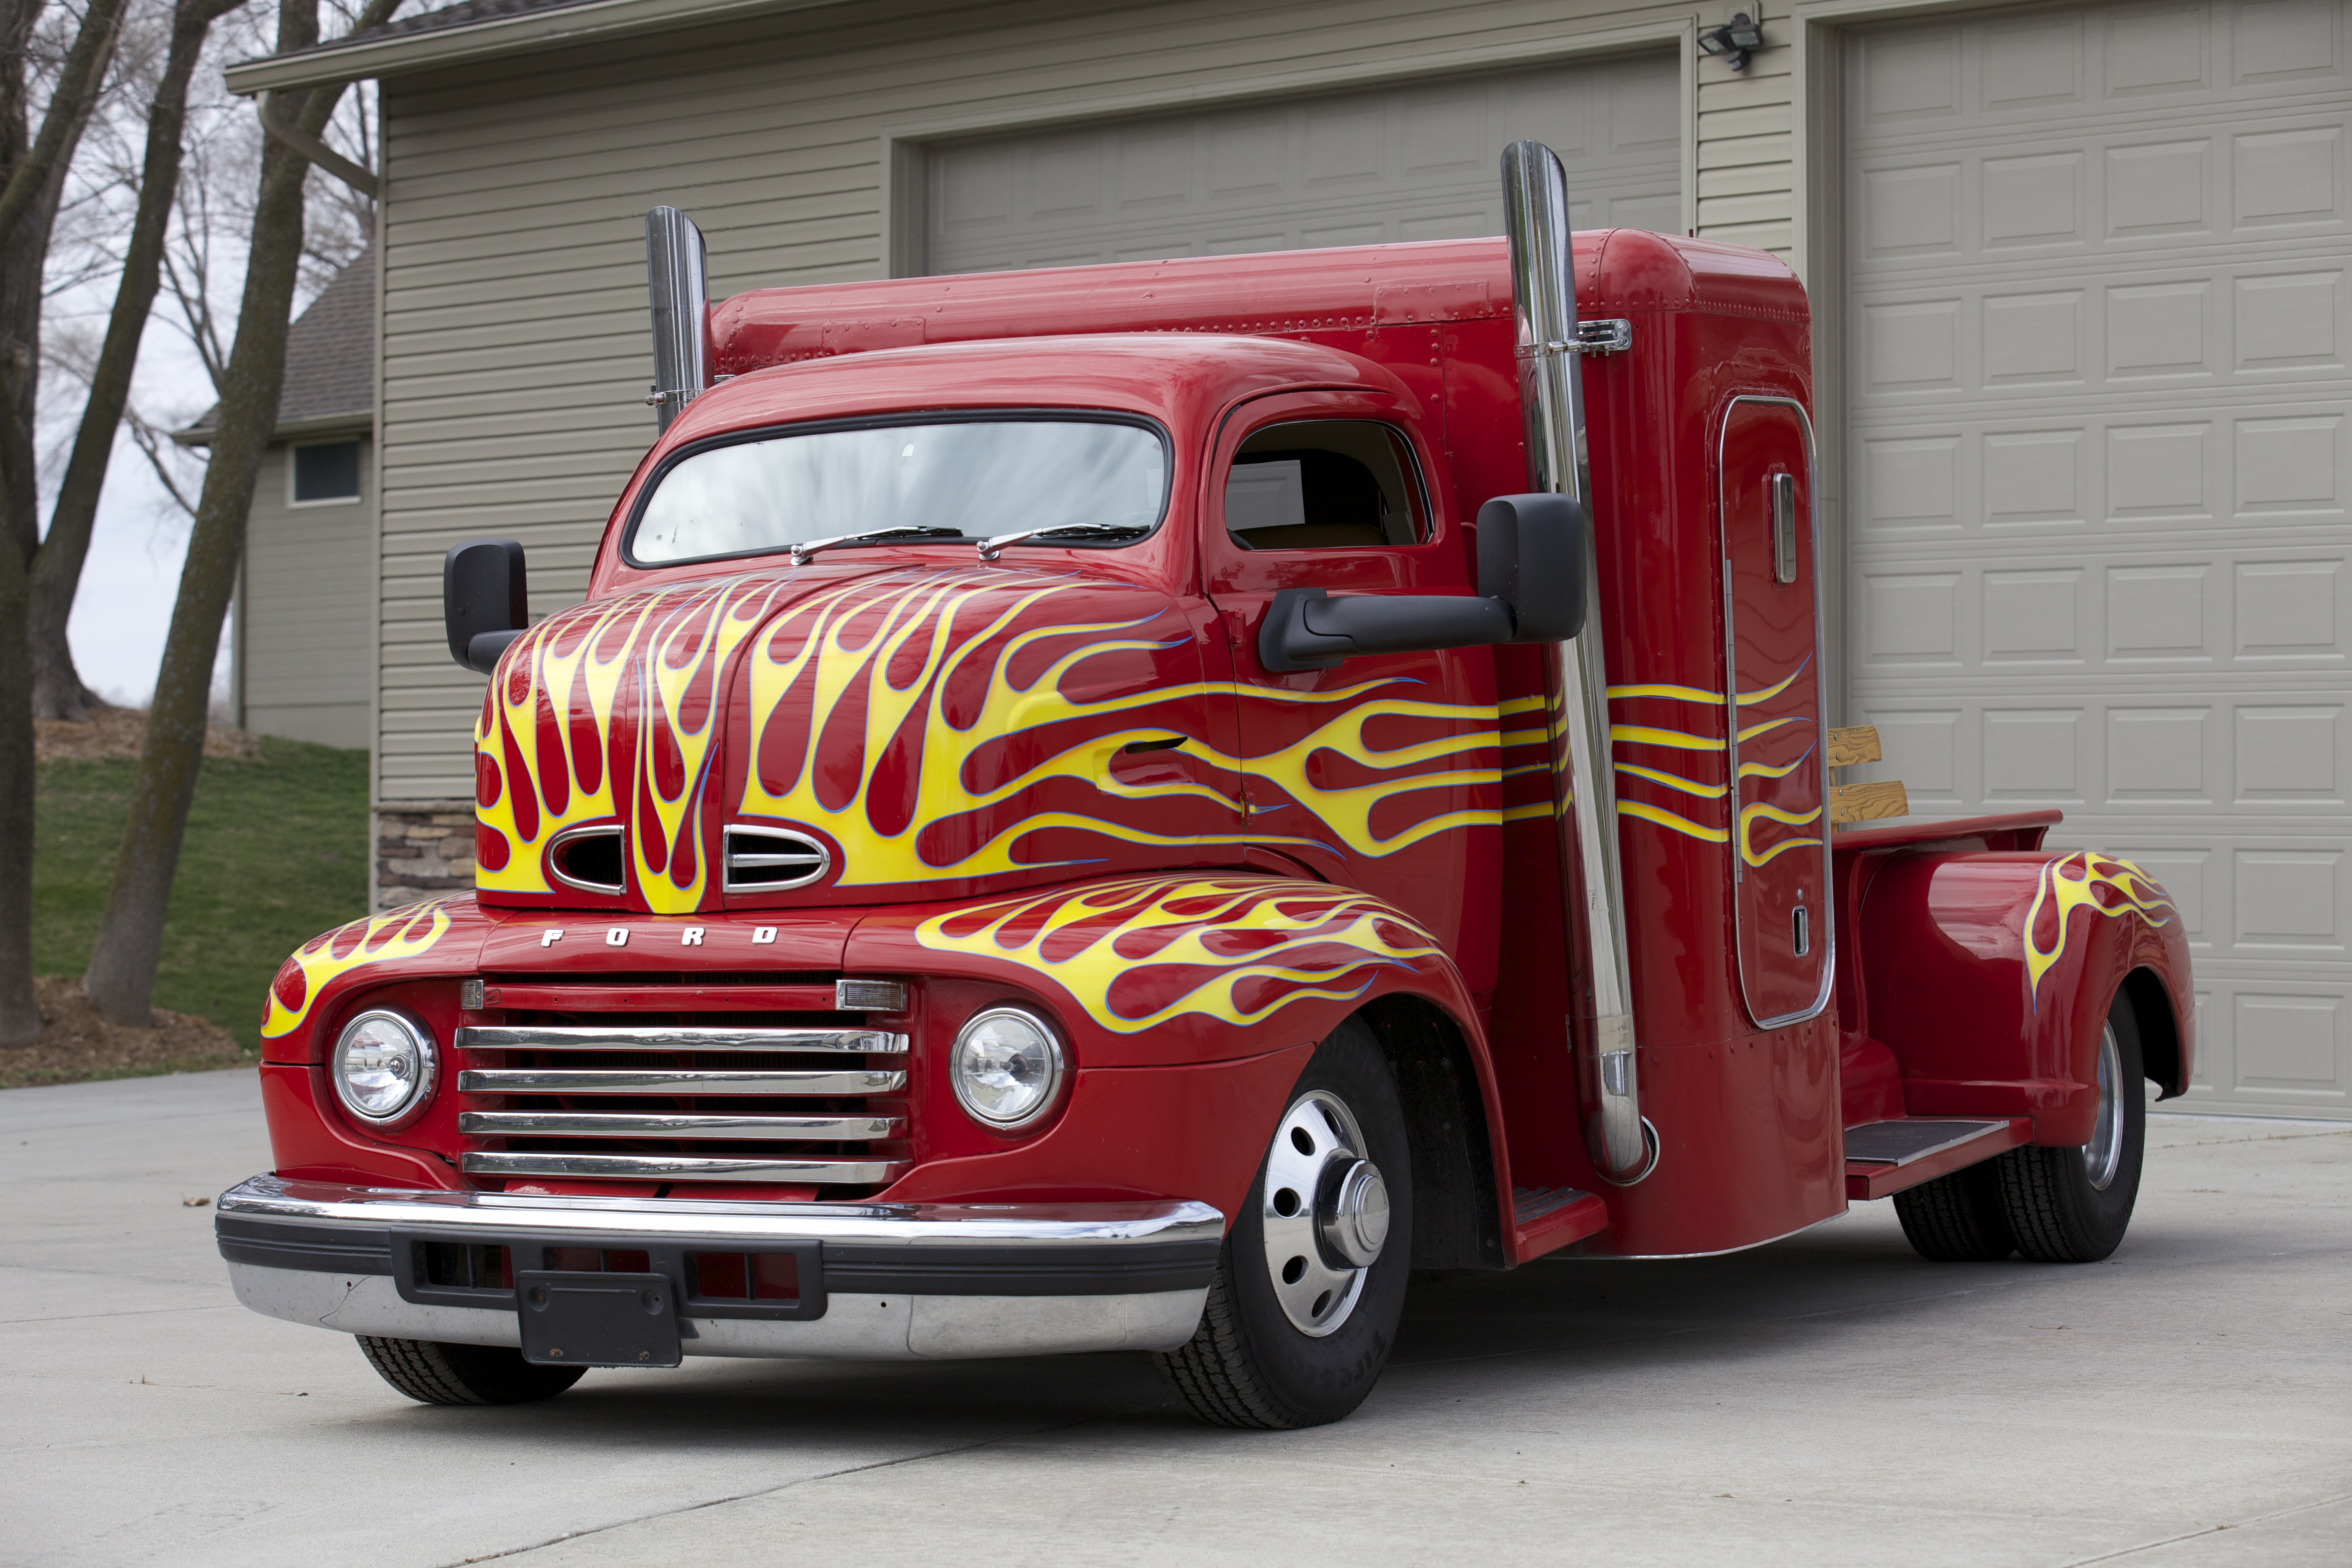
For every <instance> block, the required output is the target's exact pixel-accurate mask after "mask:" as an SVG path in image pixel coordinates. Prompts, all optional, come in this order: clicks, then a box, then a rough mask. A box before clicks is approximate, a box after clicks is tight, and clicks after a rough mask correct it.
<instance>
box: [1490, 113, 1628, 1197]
mask: <svg viewBox="0 0 2352 1568" xmlns="http://www.w3.org/2000/svg"><path fill="white" fill-rule="evenodd" d="M1503 210H1504V213H1505V217H1506V222H1507V226H1508V228H1509V233H1510V241H1511V298H1512V310H1513V315H1514V317H1515V319H1516V321H1517V327H1518V361H1519V401H1520V405H1521V406H1522V407H1523V408H1524V409H1525V411H1526V417H1527V438H1528V488H1529V489H1534V490H1542V491H1550V492H1556V493H1558V494H1560V495H1565V496H1569V497H1571V498H1573V499H1574V500H1577V501H1578V502H1579V503H1580V504H1582V505H1583V506H1584V508H1585V510H1586V514H1587V516H1588V517H1591V490H1592V475H1591V465H1590V460H1589V458H1588V457H1587V454H1586V450H1585V439H1584V384H1583V376H1582V373H1581V367H1580V364H1579V362H1578V357H1577V356H1578V354H1579V353H1580V348H1581V344H1580V342H1579V338H1578V333H1577V321H1576V274H1575V269H1574V268H1573V267H1572V265H1571V264H1570V238H1569V229H1568V174H1567V171H1565V170H1564V169H1562V168H1561V167H1560V163H1559V156H1558V155H1557V154H1556V153H1553V152H1552V150H1551V149H1550V148H1549V147H1547V146H1545V145H1544V144H1543V143H1542V142H1512V143H1511V145H1510V146H1509V147H1507V148H1506V149H1504V152H1503ZM1599 526H1600V525H1599V520H1597V519H1594V520H1593V521H1592V526H1591V527H1590V528H1588V529H1587V531H1586V539H1587V542H1588V543H1587V548H1588V550H1591V549H1594V548H1595V547H1594V545H1593V544H1592V541H1594V540H1596V539H1597V537H1598V534H1599ZM1598 565H1599V563H1598V560H1597V558H1594V557H1588V559H1587V560H1586V562H1585V582H1586V583H1587V584H1590V585H1591V588H1590V590H1589V592H1588V597H1587V603H1586V607H1585V615H1584V629H1583V630H1582V631H1580V632H1579V633H1578V634H1577V636H1576V637H1574V638H1572V639H1571V640H1570V641H1567V642H1560V643H1551V644H1549V645H1547V646H1546V647H1545V650H1544V652H1545V655H1546V657H1545V659H1544V698H1545V706H1546V708H1547V709H1548V710H1549V715H1550V719H1551V733H1552V752H1553V755H1552V795H1553V806H1554V812H1553V816H1554V820H1555V821H1556V822H1557V823H1558V825H1559V834H1560V839H1559V858H1560V887H1561V890H1562V892H1563V894H1566V895H1568V896H1569V898H1570V908H1569V909H1568V910H1566V911H1565V914H1566V916H1567V924H1568V931H1569V932H1570V943H1571V945H1572V946H1576V947H1579V948H1580V953H1579V956H1580V959H1581V960H1582V962H1581V963H1580V966H1579V967H1580V971H1581V973H1580V976H1571V982H1572V983H1573V981H1574V980H1575V979H1577V978H1580V979H1581V980H1582V981H1583V983H1584V985H1585V987H1586V989H1584V990H1583V991H1582V992H1581V993H1580V994H1579V996H1578V1000H1577V1015H1576V1016H1571V1017H1570V1019H1569V1020H1568V1028H1569V1040H1570V1048H1571V1049H1574V1050H1575V1051H1576V1052H1577V1075H1576V1076H1577V1087H1578V1098H1579V1099H1580V1100H1581V1101H1582V1110H1583V1111H1584V1134H1585V1145H1586V1147H1587V1148H1588V1149H1589V1150H1590V1151H1591V1155H1592V1162H1593V1163H1594V1165H1595V1166H1597V1167H1598V1168H1599V1170H1600V1172H1601V1175H1602V1176H1603V1177H1604V1178H1606V1179H1607V1180H1609V1181H1611V1182H1613V1183H1615V1184H1618V1185H1620V1186H1631V1185H1632V1184H1634V1183H1635V1182H1638V1181H1640V1180H1642V1179H1643V1177H1644V1176H1647V1175H1648V1174H1649V1173H1650V1172H1651V1171H1652V1170H1653V1169H1654V1168H1655V1167H1656V1165H1657V1162H1658V1141H1657V1131H1656V1130H1655V1129H1654V1128H1653V1127H1651V1126H1650V1124H1649V1123H1648V1122H1647V1121H1645V1120H1644V1119H1643V1115H1642V1098H1641V1082H1640V1078H1639V1075H1638V1073H1637V1072H1636V1070H1635V1059H1634V1055H1633V1044H1634V1040H1633V971H1632V967H1631V961H1630V958H1629V955H1628V952H1627V948H1626V931H1625V893H1624V881H1623V876H1622V870H1621V868H1620V867H1619V865H1618V856H1617V786H1616V778H1615V774H1614V773H1613V771H1612V760H1611V749H1610V740H1609V733H1610V731H1609V677H1608V671H1607V668H1606V667H1605V664H1604V662H1603V658H1602V655H1601V629H1602V628H1601V607H1600V595H1599V584H1600V581H1601V577H1600V573H1599V571H1598ZM1579 872H1581V877H1580V876H1579ZM1579 882H1581V884H1582V887H1583V889H1584V900H1583V907H1582V908H1581V909H1579V908H1577V907H1575V906H1574V895H1573V892H1572V889H1575V888H1576V887H1577V886H1578V884H1579Z"/></svg>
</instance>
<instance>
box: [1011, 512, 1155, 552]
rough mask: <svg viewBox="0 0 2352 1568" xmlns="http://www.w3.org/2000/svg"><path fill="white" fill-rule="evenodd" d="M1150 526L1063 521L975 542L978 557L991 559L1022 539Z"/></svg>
mask: <svg viewBox="0 0 2352 1568" xmlns="http://www.w3.org/2000/svg"><path fill="white" fill-rule="evenodd" d="M1151 526H1152V525H1151V524H1150V523H1148V522H1065V523H1058V524H1056V525H1055V526H1054V527H1052V528H1024V529H1022V530H1021V531H1019V532H1017V533H1000V534H997V535H995V536H994V537H993V538H990V539H982V540H980V541H978V543H979V545H980V558H981V559H982V561H993V560H995V559H996V554H997V552H998V551H1000V550H1003V548H1004V547H1005V546H1006V545H1008V544H1019V543H1021V542H1024V540H1031V539H1050V538H1052V537H1053V536H1054V535H1055V534H1057V533H1150V531H1151Z"/></svg>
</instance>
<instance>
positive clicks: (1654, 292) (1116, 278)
mask: <svg viewBox="0 0 2352 1568" xmlns="http://www.w3.org/2000/svg"><path fill="white" fill-rule="evenodd" d="M1574 254H1575V261H1576V298H1577V309H1578V310H1579V312H1580V314H1583V315H1588V316H1626V315H1634V314H1640V313H1644V312H1650V311H1660V310H1698V311H1706V312H1710V313H1717V314H1731V315H1744V316H1756V317H1763V318H1767V319H1771V320H1779V321H1805V320H1808V319H1809V312H1808V310H1807V308H1806V304H1805V292H1804V289H1803V286H1802V285H1801V284H1800V283H1799V282H1798V280H1797V275H1796V274H1795V273H1794V272H1793V271H1791V270H1790V268H1789V266H1788V264H1787V263H1785V262H1783V261H1781V260H1780V258H1777V257H1775V256H1772V255H1770V254H1769V253H1768V252H1765V251H1760V250H1750V249H1748V247H1744V246H1736V245H1723V244H1719V243H1717V242H1715V241H1712V240H1703V239H1677V238H1675V237H1671V236H1665V235H1656V234H1651V233H1649V232H1647V231H1646V230H1642V229H1622V228H1621V229H1598V230H1589V231H1586V232H1584V233H1580V234H1579V235H1577V236H1576V237H1575V252H1574ZM1510 310H1511V268H1510V250H1509V247H1508V245H1507V243H1506V242H1505V241H1504V240H1502V239H1500V238H1493V239H1449V240H1433V241H1428V242H1424V243H1419V244H1411V245H1359V246H1344V247H1334V248H1331V249H1325V250H1286V251H1274V252H1269V253H1266V254H1264V255H1253V256H1211V257H1184V258H1176V259H1173V260H1167V261H1130V262H1118V263H1115V264H1112V265H1108V266H1099V267H1057V268H1046V269H1040V270H1033V271H1022V272H978V273H964V274H959V275H952V276H945V277H933V278H898V279H886V280H882V281H877V282H868V283H838V284H814V285H809V286H805V287H801V288H793V289H752V290H751V291H750V292H748V293H743V294H738V295H736V296H734V297H733V298H732V299H730V300H724V301H722V302H721V303H720V304H719V306H717V307H716V308H715V309H714V310H712V311H711V314H710V332H711V349H712V358H711V364H712V368H713V369H714V370H715V371H717V372H718V373H719V374H734V375H740V374H744V373H746V372H749V371H753V370H758V369H761V368H763V367H766V366H770V365H780V364H790V363H798V362H802V361H806V360H812V359H823V358H829V357H833V356H835V355H841V354H852V353H863V352H866V351H869V350H877V349H895V348H905V347H908V346H911V345H914V344H918V343H926V342H930V343H937V342H973V341H980V340H988V339H999V338H1015V337H1031V336H1034V335H1035V334H1037V333H1039V332H1041V331H1045V332H1054V333H1089V334H1091V333H1098V332H1214V333H1224V334H1242V335H1250V336H1257V335H1272V334H1283V335H1289V334H1297V333H1305V332H1328V331H1350V330H1353V331H1372V330H1376V329H1378V328H1381V327H1392V326H1408V325H1416V324H1419V325H1429V324H1435V323H1440V322H1446V321H1475V320H1484V319H1491V318H1495V317H1507V316H1508V315H1509V314H1510Z"/></svg>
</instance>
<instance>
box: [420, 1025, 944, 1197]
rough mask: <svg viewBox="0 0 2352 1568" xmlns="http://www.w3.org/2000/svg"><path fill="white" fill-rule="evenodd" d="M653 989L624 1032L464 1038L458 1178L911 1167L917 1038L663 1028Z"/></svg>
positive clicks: (884, 1179)
mask: <svg viewBox="0 0 2352 1568" xmlns="http://www.w3.org/2000/svg"><path fill="white" fill-rule="evenodd" d="M493 984H494V985H495V983H493ZM566 989H567V999H571V998H574V997H578V996H579V995H580V993H582V992H583V991H589V990H593V988H592V987H585V986H582V987H567V988H566ZM645 990H646V988H645V987H643V986H638V987H635V988H634V989H632V991H631V992H630V995H629V1001H628V1003H627V1005H629V1006H631V1007H632V1008H635V1009H637V1010H638V1011H636V1012H635V1016H627V1019H626V1021H625V1022H620V1021H614V1022H605V1021H602V1020H595V1021H590V1020H586V1019H583V1018H582V1017H581V1016H579V1015H578V1014H568V1015H565V1016H562V1018H561V1021H555V1020H551V1021H549V1022H545V1023H541V1022H510V1023H499V1024H476V1025H470V1026H465V1027H462V1028H459V1029H458V1030H457V1031H456V1035H455V1038H454V1040H453V1042H452V1043H453V1044H454V1046H455V1047H456V1048H457V1051H458V1052H459V1053H460V1065H459V1070H458V1072H457V1092H458V1093H459V1094H460V1095H461V1096H463V1097H464V1106H463V1109H462V1110H460V1111H459V1113H458V1117H457V1130H458V1131H459V1133H460V1134H461V1135H462V1136H463V1137H464V1139H465V1152H464V1153H463V1154H462V1156H461V1160H460V1164H461V1168H462V1169H464V1170H465V1171H466V1172H467V1173H468V1174H471V1175H478V1176H507V1177H529V1176H551V1177H572V1178H592V1179H593V1178H605V1179H614V1180H630V1181H656V1182H747V1183H761V1182H764V1183H784V1184H793V1185H818V1186H830V1187H850V1186H858V1187H872V1186H878V1185H882V1184H887V1183H888V1182H890V1181H893V1180H895V1179H896V1178H897V1177H898V1174H899V1173H902V1172H903V1171H904V1170H905V1169H906V1168H907V1164H908V1152H909V1151H908V1147H907V1144H906V1138H907V1118H906V1106H905V1100H904V1099H903V1098H902V1097H903V1096H904V1094H905V1091H906V1088H907V1067H906V1062H907V1049H908V1039H907V1037H906V1036H904V1035H902V1034H898V1033H896V1032H893V1031H891V1030H887V1029H874V1028H865V1027H859V1026H847V1025H843V1024H839V1023H836V1022H832V1021H818V1020H814V1019H813V1020H811V1021H810V1022H808V1023H806V1024H796V1025H793V1026H784V1025H780V1024H770V1023H767V1022H764V1021H763V1022H761V1023H759V1024H749V1023H743V1024H739V1023H735V1022H733V1021H732V1020H728V1021H725V1022H709V1021H706V1020H707V1018H708V1015H707V1014H706V1015H703V1016H701V1017H695V1018H694V1019H693V1021H691V1022H688V1021H685V1019H684V1018H681V1020H680V1021H677V1022H664V1021H657V1020H655V1019H647V1018H645V1017H644V1010H645V1003H646V1001H647V1000H649V999H650V998H648V997H646V995H645V994H644V993H645ZM517 992H518V994H522V993H521V991H520V988H519V987H518V988H517ZM678 994H679V995H680V997H681V999H684V998H686V997H688V996H693V997H695V998H696V999H701V998H704V997H707V996H708V995H709V991H708V989H707V988H705V989H702V990H693V989H691V988H688V987H683V986H682V987H680V988H679V990H678ZM542 1016H544V1015H542ZM689 1016H690V1015H689Z"/></svg>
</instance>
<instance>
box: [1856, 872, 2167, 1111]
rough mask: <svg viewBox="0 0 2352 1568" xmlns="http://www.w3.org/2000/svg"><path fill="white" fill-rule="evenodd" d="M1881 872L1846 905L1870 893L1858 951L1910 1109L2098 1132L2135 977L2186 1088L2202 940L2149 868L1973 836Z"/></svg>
mask: <svg viewBox="0 0 2352 1568" xmlns="http://www.w3.org/2000/svg"><path fill="white" fill-rule="evenodd" d="M1857 870H1859V868H1857ZM1869 872H1870V879H1869V883H1868V886H1867V887H1866V888H1864V889H1858V890H1857V891H1858V894H1859V896H1858V899H1856V900H1854V901H1853V902H1850V903H1849V904H1848V905H1847V907H1848V908H1855V907H1856V906H1857V904H1858V907H1859V919H1858V921H1856V923H1855V927H1854V928H1853V938H1852V939H1851V941H1850V944H1849V950H1850V951H1851V952H1853V953H1854V954H1855V958H1854V962H1856V963H1858V965H1859V967H1860V969H1861V973H1860V975H1859V976H1858V977H1857V978H1858V980H1859V983H1860V989H1861V990H1862V991H1863V992H1864V995H1865V997H1866V1015H1865V1016H1866V1017H1867V1021H1868V1029H1869V1032H1870V1034H1871V1035H1872V1036H1873V1037H1876V1038H1877V1039H1879V1040H1881V1041H1883V1042H1885V1044H1886V1045H1887V1046H1888V1047H1891V1048H1892V1049H1893V1051H1894V1053H1895V1059H1896V1060H1897V1062H1899V1063H1900V1064H1901V1067H1902V1071H1903V1098H1904V1105H1905V1108H1906V1110H1907V1111H1908V1112H1909V1114H1911V1115H1913V1116H2030V1117H2032V1119H2033V1123H2034V1136H2033V1142H2036V1143H2041V1144H2046V1145H2058V1146H2063V1145H2066V1144H2074V1143H2082V1142H2086V1141H2087V1140H2088V1139H2089V1137H2090V1135H2091V1124H2092V1120H2093V1117H2094V1114H2095V1110H2096V1107H2097V1102H2098V1049H2099V1039H2100V1034H2101V1030H2102V1027H2103V1026H2104V1025H2105V1020H2106V1016H2107V1009H2108V1007H2109V1005H2111V1004H2112V1003H2113V1001H2114V999H2115V996H2116V992H2117V991H2118V990H2120V989H2123V988H2124V987H2125V985H2126V980H2127V979H2128V980H2129V981H2130V983H2131V985H2130V994H2131V997H2132V1000H2133V1003H2134V1006H2135V1008H2136V1010H2137V1013H2138V1014H2139V1016H2140V1022H2141V1034H2142V1036H2143V1037H2144V1038H2149V1039H2151V1040H2152V1041H2153V1042H2154V1043H2155V1044H2156V1048H2154V1049H2151V1050H2149V1051H2148V1052H2147V1056H2148V1062H2147V1067H2148V1071H2149V1075H2150V1076H2151V1077H2154V1078H2156V1079H2157V1080H2158V1083H2159V1084H2160V1085H2161V1087H2162V1089H2163V1090H2164V1092H2165V1094H2166V1095H2167V1096H2170V1095H2174V1094H2178V1093H2179V1092H2180V1091H2181V1090H2182V1089H2186V1088H2187V1087H2188V1081H2189V1073H2190V1070H2191V1067H2192V1060H2193V1056H2192V1044H2193V1042H2192V1040H2191V1037H2190V1024H2189V1020H2190V1018H2191V1016H2192V1015H2191V1013H2190V1011H2189V949H2188V943H2187V941H2186V939H2185V938H2184V936H2183V934H2182V931H2181V922H2180V918H2179V912H2178V911H2177V910H2175V909H2174V908H2173V904H2172V900H2171V899H2170V898H2169V897H2168V896H2167V895H2166V893H2165V891H2164V889H2163V888H2162V887H2161V886H2160V885H2158V882H2157V881H2156V879H2154V878H2152V877H2150V876H2148V875H2147V873H2146V872H2144V871H2142V870H2140V869H2139V868H2138V867H2137V866H2134V865H2133V864H2132V863H2131V862H2130V861H2128V860H2119V859H2116V858H2113V857H2111V856H2106V855H2102V854H2100V853H2098V852H2097V851H2096V850H2077V851H2074V852H2073V853H2070V854H2057V853H2053V852H2051V851H2048V850H2030V851H1971V850H1959V851H1944V852H1937V851H1924V852H1916V853H1908V854H1898V855H1895V856H1893V857H1890V858H1884V859H1881V860H1878V861H1876V862H1875V864H1874V865H1873V866H1872V867H1870V868H1869ZM2159 1008H2160V1009H2162V1014H2161V1016H2151V1014H2152V1013H2154V1012H2155V1011H2156V1010H2157V1009H2159Z"/></svg>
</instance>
